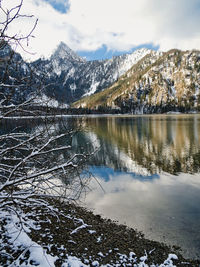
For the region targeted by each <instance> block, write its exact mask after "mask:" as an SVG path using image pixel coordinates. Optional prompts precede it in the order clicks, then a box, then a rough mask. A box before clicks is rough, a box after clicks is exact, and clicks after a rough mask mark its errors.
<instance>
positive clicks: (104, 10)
mask: <svg viewBox="0 0 200 267" xmlns="http://www.w3.org/2000/svg"><path fill="white" fill-rule="evenodd" d="M15 3H19V0H2V6H4V7H5V8H9V7H12V6H13V5H14V4H15ZM21 12H22V13H23V14H27V15H34V16H35V17H32V18H22V19H17V20H15V21H14V22H12V23H11V24H10V26H9V29H8V31H9V33H12V34H15V33H18V34H21V35H23V34H26V33H28V32H29V31H30V29H31V27H32V25H33V23H34V19H35V18H38V24H37V27H36V29H35V30H34V36H35V37H34V38H31V39H30V40H29V46H28V48H26V47H25V49H26V50H28V51H29V52H31V54H30V53H25V52H24V51H22V50H20V49H19V52H20V53H21V54H22V55H23V57H24V58H26V59H28V60H35V59H37V58H39V57H41V56H43V57H45V58H47V57H49V56H50V55H51V54H52V52H53V51H54V50H55V49H56V47H57V46H58V44H59V43H60V42H61V41H63V42H65V43H66V44H67V45H68V46H69V47H70V48H71V49H72V50H74V51H76V52H77V53H78V54H79V55H81V56H82V57H85V58H86V59H88V60H95V59H104V58H110V57H112V56H114V55H119V54H122V53H127V52H132V51H134V50H135V49H138V48H141V47H147V48H151V49H156V50H157V49H159V50H161V51H167V50H169V49H172V48H178V49H181V50H188V49H200V28H199V26H200V0H167V1H164V0H137V1H136V0H24V2H23V7H22V11H21ZM0 19H1V15H0Z"/></svg>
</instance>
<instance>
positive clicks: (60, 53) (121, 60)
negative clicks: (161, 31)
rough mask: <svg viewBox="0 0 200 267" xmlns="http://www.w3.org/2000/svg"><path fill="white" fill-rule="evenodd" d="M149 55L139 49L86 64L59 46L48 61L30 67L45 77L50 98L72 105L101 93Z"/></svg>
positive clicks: (147, 51) (63, 45)
mask: <svg viewBox="0 0 200 267" xmlns="http://www.w3.org/2000/svg"><path fill="white" fill-rule="evenodd" d="M150 52H151V50H148V49H140V50H137V51H135V52H133V53H132V54H125V55H121V56H116V57H113V58H112V59H108V60H95V61H86V60H85V59H83V58H81V57H79V56H78V55H77V54H76V53H75V52H74V51H72V50H71V49H70V48H69V47H68V46H67V45H66V44H64V43H63V42H62V43H60V44H59V46H58V47H57V49H56V50H55V52H54V53H53V54H52V56H51V57H50V58H49V59H48V60H42V59H39V60H37V61H35V62H33V63H32V66H34V68H35V69H36V70H37V75H43V76H44V81H45V84H48V88H47V91H46V93H47V94H48V95H49V96H52V97H54V98H56V99H57V100H58V101H62V102H64V103H71V102H74V101H76V100H78V99H80V98H81V97H82V96H86V95H91V94H94V93H96V92H99V91H102V90H104V89H105V88H107V87H108V86H110V85H111V84H112V83H113V82H115V81H116V80H117V79H118V78H119V77H120V76H121V75H123V74H124V73H125V72H126V71H127V70H129V69H130V68H131V67H132V66H133V65H134V64H136V63H137V62H138V61H139V60H140V59H141V58H143V57H144V56H145V55H147V54H149V53H150Z"/></svg>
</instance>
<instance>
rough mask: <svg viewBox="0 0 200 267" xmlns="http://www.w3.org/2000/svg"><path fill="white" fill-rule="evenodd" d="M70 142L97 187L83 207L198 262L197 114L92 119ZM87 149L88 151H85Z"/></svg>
mask: <svg viewBox="0 0 200 267" xmlns="http://www.w3.org/2000/svg"><path fill="white" fill-rule="evenodd" d="M83 123H84V126H85V128H87V132H84V133H82V134H81V135H80V136H79V137H77V138H76V140H74V142H75V143H76V146H78V143H79V142H80V140H81V143H79V146H80V144H81V146H82V147H84V149H85V151H88V152H89V151H90V150H91V149H93V150H94V149H95V147H99V150H98V152H97V153H96V154H95V155H94V157H93V158H92V159H91V162H90V166H91V167H90V170H91V171H92V172H93V173H94V175H95V176H96V177H97V180H98V183H100V184H101V186H102V187H103V189H104V191H102V189H101V188H100V187H99V185H98V183H95V181H94V183H93V184H92V185H91V187H92V189H93V190H91V191H90V192H89V193H88V195H87V196H86V199H85V200H84V201H85V205H86V206H88V207H90V208H92V209H94V211H95V212H96V213H100V214H102V215H103V216H105V217H109V218H112V219H114V220H118V221H119V222H120V223H126V224H127V225H129V226H131V227H134V228H137V229H138V230H140V231H142V232H143V233H145V236H146V237H148V238H150V239H154V240H158V241H162V242H167V243H169V244H171V245H179V246H181V248H182V249H183V251H184V253H185V255H186V256H188V257H200V253H199V251H200V227H199V226H200V174H199V173H200V115H179V116H174V115H173V116H169V115H161V116H160V115H158V116H143V117H96V118H85V119H84V120H83ZM87 149H88V150H87Z"/></svg>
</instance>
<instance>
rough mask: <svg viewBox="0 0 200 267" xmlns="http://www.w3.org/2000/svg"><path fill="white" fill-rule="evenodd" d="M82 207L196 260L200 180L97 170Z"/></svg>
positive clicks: (199, 232) (187, 176) (199, 245)
mask: <svg viewBox="0 0 200 267" xmlns="http://www.w3.org/2000/svg"><path fill="white" fill-rule="evenodd" d="M98 172H99V170H97V171H96V177H97V179H98V182H99V183H100V184H101V186H102V187H103V189H104V191H102V190H101V188H100V187H99V186H98V184H97V183H95V181H93V184H92V185H91V188H92V190H91V191H90V192H89V193H88V194H87V196H86V199H85V200H84V201H85V204H86V205H87V207H90V208H92V209H93V210H94V212H96V213H98V214H102V215H103V216H104V217H107V218H111V219H114V220H117V221H119V222H120V223H125V224H127V225H128V226H130V227H134V228H137V229H138V230H140V231H142V232H143V233H145V236H146V237H147V238H150V239H154V240H157V241H161V242H166V243H168V244H170V245H178V246H180V247H181V248H182V249H183V252H184V253H185V255H186V256H187V257H200V254H199V252H200V227H199V225H200V205H199V204H200V194H199V193H200V179H199V176H198V175H190V174H181V175H179V176H174V175H168V174H162V175H160V176H159V177H153V176H152V177H151V178H152V179H145V178H146V177H145V176H144V177H143V179H141V177H137V176H135V177H134V176H133V175H132V174H127V173H125V172H118V173H117V174H116V173H115V172H114V173H113V171H112V170H107V171H106V175H105V172H104V171H103V168H101V171H100V172H99V176H97V173H98ZM104 175H105V176H104ZM158 178H159V179H158Z"/></svg>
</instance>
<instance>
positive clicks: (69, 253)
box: [1, 199, 200, 267]
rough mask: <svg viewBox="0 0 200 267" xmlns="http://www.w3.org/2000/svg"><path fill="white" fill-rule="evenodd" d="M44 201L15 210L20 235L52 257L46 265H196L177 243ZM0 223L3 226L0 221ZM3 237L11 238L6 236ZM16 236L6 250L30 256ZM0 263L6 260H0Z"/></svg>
mask: <svg viewBox="0 0 200 267" xmlns="http://www.w3.org/2000/svg"><path fill="white" fill-rule="evenodd" d="M44 203H45V205H43V206H41V205H34V204H32V206H31V207H30V205H28V204H27V205H23V206H21V207H20V209H21V210H22V212H21V214H22V215H23V216H24V217H23V220H22V221H26V227H27V225H29V229H28V231H26V235H28V238H29V239H30V240H31V242H32V243H33V242H34V244H37V246H38V247H40V248H42V251H43V252H42V253H43V255H46V256H45V257H46V258H47V259H48V260H49V261H52V264H51V265H50V266H56V267H57V266H60V267H65V266H84V267H85V266H138V267H139V266H145V267H147V266H151V267H153V266H155V267H156V266H160V267H164V266H169V267H172V266H200V260H195V259H194V260H193V259H185V258H184V257H183V256H182V255H181V252H180V250H179V248H178V247H169V246H167V245H166V244H164V243H159V242H156V241H151V240H148V239H146V238H145V237H144V235H143V234H142V233H140V232H137V231H136V230H134V229H133V228H129V227H127V226H125V225H122V224H118V223H116V222H114V221H112V220H110V219H103V218H102V217H101V216H100V215H95V214H94V213H93V212H92V211H90V210H88V209H86V208H83V207H80V206H78V205H77V204H73V203H71V204H70V203H65V202H61V201H60V200H55V199H48V200H47V202H46V200H45V202H44ZM20 205H22V203H20ZM18 213H20V211H18ZM8 216H11V214H10V215H8V214H7V217H8ZM12 216H14V215H12ZM12 216H11V217H12ZM1 217H2V216H1ZM11 221H12V220H11ZM29 222H30V223H29ZM31 225H34V227H32V226H31ZM35 226H37V227H35ZM1 227H2V228H6V225H5V223H4V225H2V224H1ZM24 234H25V233H24ZM8 236H9V235H8ZM19 236H20V235H19ZM5 238H6V236H4V240H6V239H5ZM9 238H11V240H12V236H11V237H9ZM9 238H8V240H7V243H8V244H9ZM26 239H27V237H26ZM20 240H21V239H20V238H18V240H17V241H18V243H17V244H18V246H16V247H15V243H11V244H10V248H8V250H9V251H10V250H11V251H12V250H13V251H12V253H13V255H23V251H24V250H26V251H27V250H28V251H30V253H29V255H28V256H27V257H29V259H30V258H31V255H32V254H31V253H32V251H31V249H30V245H29V247H25V246H26V245H27V244H26V245H25V244H23V242H22V241H20ZM22 240H23V239H22ZM20 242H21V243H22V244H20ZM32 243H31V244H32ZM19 244H20V245H19ZM12 246H13V247H12ZM4 249H5V247H4ZM34 253H35V252H34ZM35 254H36V253H35ZM40 254H41V253H40ZM40 256H41V255H40ZM20 260H21V264H22V263H25V262H28V258H26V257H21V258H20ZM2 263H3V264H5V263H6V259H5V258H4V262H2ZM32 263H34V261H33V262H32ZM37 264H38V263H37V259H36V260H35V265H30V266H46V265H42V264H38V265H37ZM67 264H68V265H67ZM75 264H77V265H75ZM3 266H9V265H3ZM17 266H21V265H17ZM23 266H24V265H23ZM28 266H29V265H28Z"/></svg>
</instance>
